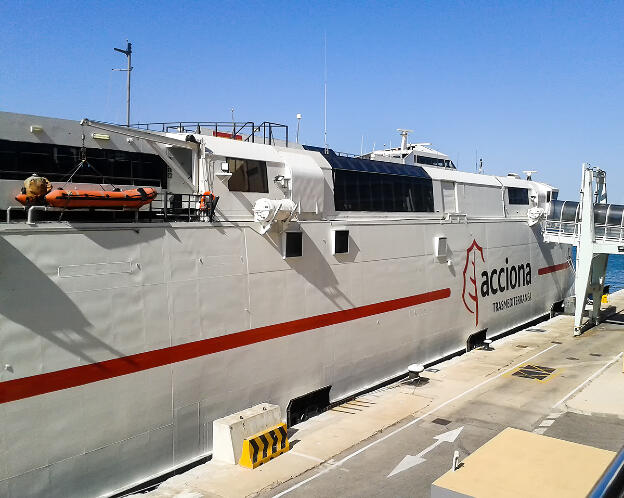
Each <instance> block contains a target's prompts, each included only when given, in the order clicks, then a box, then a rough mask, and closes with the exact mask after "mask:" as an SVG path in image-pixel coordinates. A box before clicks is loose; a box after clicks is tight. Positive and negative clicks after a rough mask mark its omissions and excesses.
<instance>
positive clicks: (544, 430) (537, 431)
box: [533, 427, 546, 434]
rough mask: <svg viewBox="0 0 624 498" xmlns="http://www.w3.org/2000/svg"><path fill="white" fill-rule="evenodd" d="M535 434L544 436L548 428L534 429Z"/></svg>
mask: <svg viewBox="0 0 624 498" xmlns="http://www.w3.org/2000/svg"><path fill="white" fill-rule="evenodd" d="M533 432H534V433H535V434H544V432H546V427H543V428H541V429H533Z"/></svg>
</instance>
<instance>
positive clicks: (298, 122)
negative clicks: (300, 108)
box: [297, 114, 301, 143]
mask: <svg viewBox="0 0 624 498" xmlns="http://www.w3.org/2000/svg"><path fill="white" fill-rule="evenodd" d="M300 123H301V114H297V143H299V124H300Z"/></svg>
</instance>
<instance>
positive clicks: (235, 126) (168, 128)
mask: <svg viewBox="0 0 624 498" xmlns="http://www.w3.org/2000/svg"><path fill="white" fill-rule="evenodd" d="M119 126H127V125H119ZM130 128H136V129H139V130H146V131H159V132H161V133H202V128H207V129H209V130H211V131H214V132H215V133H227V134H229V135H230V136H231V137H232V138H234V137H236V136H238V135H240V134H241V133H245V134H247V138H245V139H244V140H245V141H247V142H248V141H249V140H250V139H251V142H254V143H255V141H256V140H255V139H256V135H257V134H258V135H259V134H260V130H262V139H263V143H264V144H267V143H269V144H273V143H274V140H275V138H274V136H273V135H274V130H275V129H279V130H283V131H284V135H285V138H284V141H285V142H286V147H288V125H285V124H281V123H273V122H271V121H263V122H262V123H259V124H256V123H254V122H253V121H164V122H150V123H134V124H131V125H130ZM267 132H268V133H267ZM267 141H268V142H267Z"/></svg>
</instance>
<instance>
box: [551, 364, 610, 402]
mask: <svg viewBox="0 0 624 498" xmlns="http://www.w3.org/2000/svg"><path fill="white" fill-rule="evenodd" d="M621 357H622V353H620V354H619V355H617V356H616V357H615V358H613V359H612V360H611V361H610V362H609V363H607V364H606V365H604V366H603V367H601V368H600V369H599V370H598V371H597V372H595V373H594V374H593V375H591V376H590V377H588V378H587V379H585V381H584V382H583V383H582V384H579V385H578V386H577V387H575V388H574V389H573V390H572V391H570V392H569V393H568V394H566V395H565V396H564V397H563V398H561V400H559V401H558V402H557V403H555V404H554V405H553V408H555V407H556V406H559V405H560V404H561V403H563V402H564V401H565V400H567V399H568V398H569V397H570V396H572V395H573V394H574V393H575V392H576V391H578V390H579V389H581V388H582V387H583V386H584V385H585V384H587V383H588V382H591V381H592V380H594V378H596V377H598V376H599V375H600V374H601V373H602V372H603V371H604V370H606V369H607V368H608V367H609V366H611V364H613V363H615V362H616V361H618V360H619V359H620V358H621Z"/></svg>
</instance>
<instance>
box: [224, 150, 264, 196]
mask: <svg viewBox="0 0 624 498" xmlns="http://www.w3.org/2000/svg"><path fill="white" fill-rule="evenodd" d="M227 162H228V165H229V167H230V173H232V176H231V177H230V180H229V181H228V188H229V189H230V191H232V192H262V193H265V194H267V193H268V192H269V184H268V181H267V167H266V162H264V161H255V160H252V159H236V158H232V157H228V158H227Z"/></svg>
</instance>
